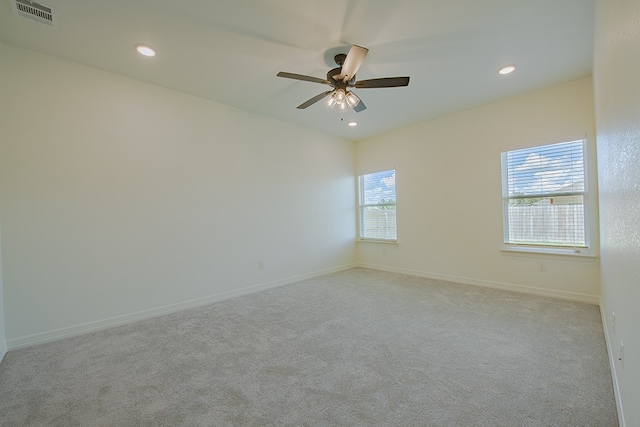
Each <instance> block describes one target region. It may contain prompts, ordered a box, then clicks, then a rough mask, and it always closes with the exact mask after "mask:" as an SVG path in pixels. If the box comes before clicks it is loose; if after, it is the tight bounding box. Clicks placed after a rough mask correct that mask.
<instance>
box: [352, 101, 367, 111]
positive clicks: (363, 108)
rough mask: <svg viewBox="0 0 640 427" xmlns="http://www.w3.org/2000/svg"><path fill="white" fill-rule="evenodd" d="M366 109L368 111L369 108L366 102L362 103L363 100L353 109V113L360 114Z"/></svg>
mask: <svg viewBox="0 0 640 427" xmlns="http://www.w3.org/2000/svg"><path fill="white" fill-rule="evenodd" d="M366 109H367V106H366V105H364V102H362V99H360V102H358V105H356V106H355V107H353V111H355V112H356V113H359V112H360V111H364V110H366Z"/></svg>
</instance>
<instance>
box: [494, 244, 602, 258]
mask: <svg viewBox="0 0 640 427" xmlns="http://www.w3.org/2000/svg"><path fill="white" fill-rule="evenodd" d="M500 251H501V252H503V253H504V254H505V255H520V256H535V257H539V256H553V257H562V258H574V259H576V260H580V261H595V259H596V254H594V253H591V252H590V251H589V249H584V248H583V249H572V248H566V249H564V248H538V247H523V246H504V247H502V248H501V249H500Z"/></svg>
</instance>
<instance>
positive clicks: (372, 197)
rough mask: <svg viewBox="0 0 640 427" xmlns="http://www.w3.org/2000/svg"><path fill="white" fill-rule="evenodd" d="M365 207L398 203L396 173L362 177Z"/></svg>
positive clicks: (387, 172) (391, 171)
mask: <svg viewBox="0 0 640 427" xmlns="http://www.w3.org/2000/svg"><path fill="white" fill-rule="evenodd" d="M361 178H362V180H363V183H362V184H363V185H362V189H363V190H364V194H363V195H362V199H361V200H362V202H361V204H363V205H374V204H378V203H395V202H396V171H395V170H389V171H384V172H376V173H370V174H367V175H362V177H361Z"/></svg>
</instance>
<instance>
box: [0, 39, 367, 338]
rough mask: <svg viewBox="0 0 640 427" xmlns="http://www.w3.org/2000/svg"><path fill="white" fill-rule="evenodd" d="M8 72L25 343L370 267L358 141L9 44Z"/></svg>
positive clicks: (2, 175) (11, 269)
mask: <svg viewBox="0 0 640 427" xmlns="http://www.w3.org/2000/svg"><path fill="white" fill-rule="evenodd" d="M2 76H3V80H2V81H3V84H4V86H3V90H4V94H5V96H3V99H2V111H1V114H0V120H1V123H0V124H1V125H2V129H3V133H2V135H3V139H2V147H1V150H2V151H1V152H2V157H1V160H0V199H1V200H2V206H1V217H2V245H3V248H2V249H3V267H4V290H5V294H4V296H5V325H6V336H7V340H8V344H9V348H12V347H14V346H18V345H22V344H25V343H30V342H35V341H38V340H43V339H49V338H55V337H58V336H60V335H64V334H66V333H74V332H81V331H82V330H86V329H90V328H91V327H94V326H108V325H110V324H113V323H114V322H115V323H117V322H118V321H121V320H132V319H134V318H136V317H137V316H145V315H149V314H154V313H158V312H162V310H161V308H162V307H166V306H170V308H171V307H173V308H181V307H183V306H182V305H180V304H181V303H185V302H187V301H191V300H194V299H203V298H204V300H200V301H201V302H202V301H204V302H206V301H211V298H213V299H215V298H214V297H225V296H233V295H238V294H241V293H242V292H243V291H245V290H247V291H248V290H251V288H250V287H251V286H269V285H270V284H278V283H283V281H284V282H286V281H288V280H293V279H295V278H300V277H306V276H308V275H313V274H317V273H322V272H327V271H332V270H334V269H339V268H342V267H344V266H349V265H352V263H353V262H354V260H355V258H354V253H355V249H354V235H355V206H354V204H355V201H354V197H353V188H354V185H355V184H354V177H353V165H354V147H353V143H352V142H349V141H345V140H341V139H338V138H334V137H329V136H326V135H322V134H319V133H316V132H313V131H309V130H306V129H303V128H300V127H296V126H293V125H289V124H285V123H282V122H278V121H276V120H272V119H268V118H265V117H261V116H256V115H252V114H249V113H246V112H242V111H240V110H236V109H233V108H230V107H226V106H223V105H220V104H216V103H213V102H209V101H206V100H203V99H199V98H196V97H192V96H188V95H184V94H181V93H178V92H174V91H170V90H166V89H162V88H159V87H156V86H152V85H148V84H145V83H141V82H138V81H135V80H131V79H128V78H124V77H121V76H118V75H114V74H109V73H105V72H101V71H98V70H96V69H92V68H88V67H84V66H80V65H77V64H74V63H70V62H66V61H62V60H58V59H54V58H51V57H47V56H44V55H40V54H36V53H34V52H30V51H26V50H22V49H18V48H14V47H11V46H7V45H5V46H4V47H3V62H2ZM259 261H263V262H264V269H263V270H260V269H259V268H258V263H259ZM254 289H255V288H254ZM207 298H209V299H207ZM175 304H178V306H176V305H175ZM119 316H124V317H119ZM96 322H97V323H96Z"/></svg>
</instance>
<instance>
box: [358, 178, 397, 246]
mask: <svg viewBox="0 0 640 427" xmlns="http://www.w3.org/2000/svg"><path fill="white" fill-rule="evenodd" d="M358 189H359V190H358V196H359V197H358V200H359V202H358V210H359V217H360V218H359V219H360V239H362V240H368V239H371V240H388V241H396V240H397V239H398V234H397V231H396V171H395V170H394V169H392V170H388V171H382V172H376V173H370V174H366V175H360V176H359V177H358Z"/></svg>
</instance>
